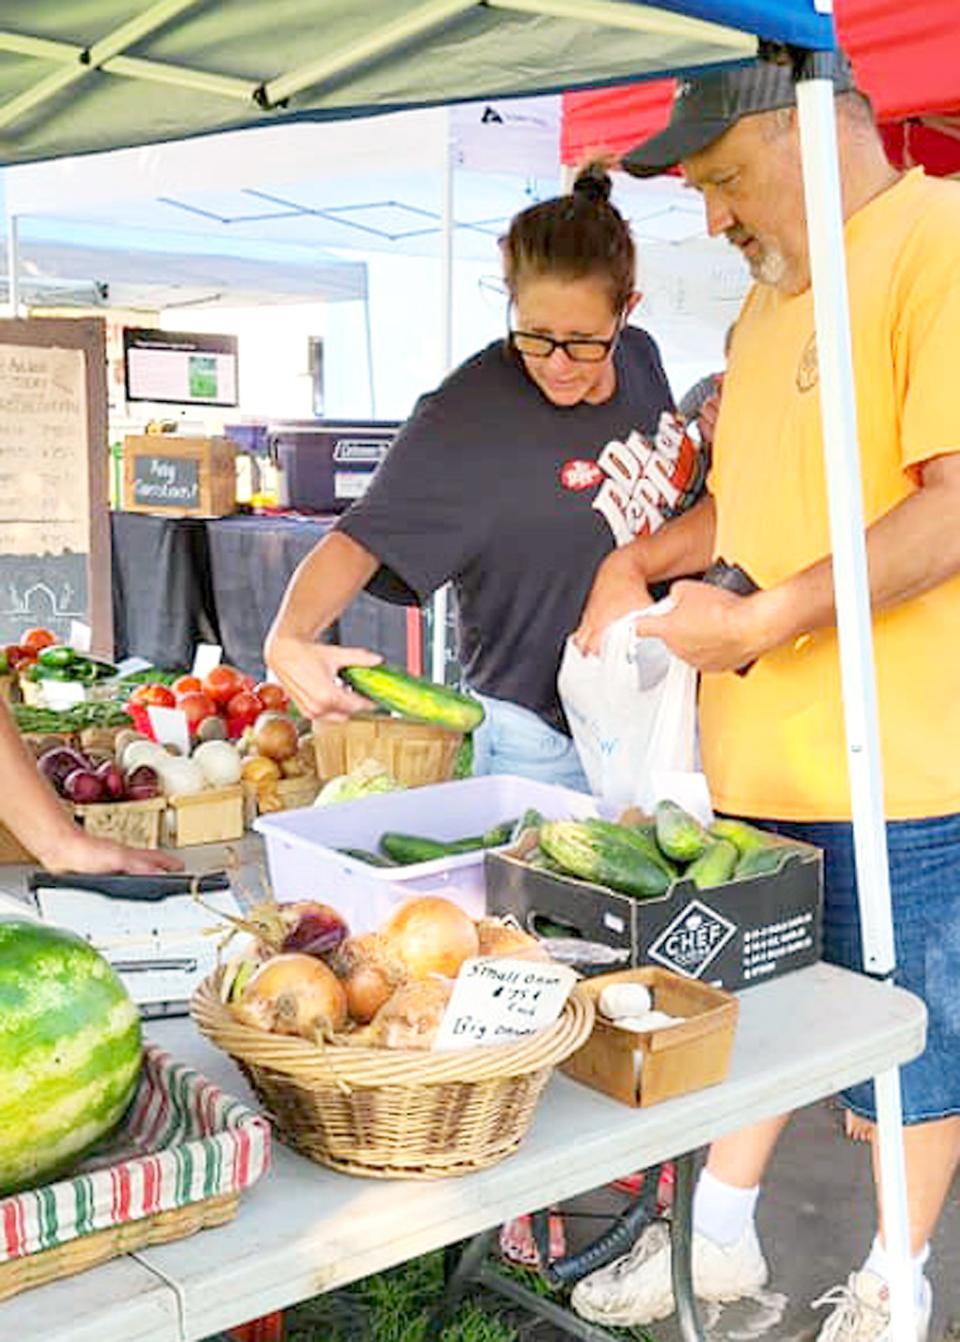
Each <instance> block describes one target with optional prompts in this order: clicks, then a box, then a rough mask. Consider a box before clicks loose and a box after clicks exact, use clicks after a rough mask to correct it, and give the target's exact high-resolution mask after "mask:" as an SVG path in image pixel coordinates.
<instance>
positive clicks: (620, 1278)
mask: <svg viewBox="0 0 960 1342" xmlns="http://www.w3.org/2000/svg"><path fill="white" fill-rule="evenodd" d="M670 1272H671V1250H670V1231H669V1229H668V1227H667V1226H666V1225H665V1224H664V1223H663V1222H662V1221H656V1222H654V1224H653V1225H652V1226H649V1227H648V1228H647V1229H646V1230H645V1231H644V1232H643V1234H642V1235H641V1236H640V1238H639V1239H638V1240H637V1242H636V1244H634V1246H633V1248H632V1249H631V1250H630V1252H629V1253H628V1254H624V1256H623V1257H622V1258H618V1259H616V1261H615V1262H613V1263H610V1264H609V1265H608V1266H607V1267H602V1268H599V1269H598V1270H597V1271H596V1272H591V1274H590V1276H589V1277H584V1279H583V1280H582V1281H580V1282H578V1283H577V1285H576V1286H575V1287H574V1290H573V1295H572V1297H571V1303H572V1305H573V1308H574V1309H575V1310H576V1312H577V1313H578V1314H579V1315H580V1317H581V1318H583V1319H589V1320H590V1321H591V1322H593V1323H607V1324H612V1325H613V1326H614V1327H628V1326H630V1325H632V1324H642V1323H653V1322H655V1321H656V1320H657V1319H665V1318H666V1317H667V1315H668V1314H672V1313H673V1308H674V1304H673V1282H672V1280H671V1276H670ZM766 1282H767V1265H766V1263H765V1262H764V1258H763V1253H762V1252H761V1249H760V1243H759V1241H758V1240H757V1235H756V1231H755V1230H754V1228H753V1225H752V1224H751V1225H749V1226H748V1227H747V1229H746V1230H745V1231H744V1232H743V1234H742V1235H741V1236H740V1238H739V1239H738V1240H737V1242H736V1244H730V1245H726V1246H725V1245H722V1244H716V1243H715V1242H714V1241H713V1240H711V1239H707V1237H706V1235H700V1234H694V1237H693V1289H694V1292H695V1293H696V1294H697V1295H698V1296H699V1297H700V1298H701V1299H702V1300H739V1299H740V1298H741V1297H742V1296H745V1295H751V1294H752V1293H753V1292H754V1291H758V1290H759V1289H760V1288H761V1287H762V1286H765V1285H766Z"/></svg>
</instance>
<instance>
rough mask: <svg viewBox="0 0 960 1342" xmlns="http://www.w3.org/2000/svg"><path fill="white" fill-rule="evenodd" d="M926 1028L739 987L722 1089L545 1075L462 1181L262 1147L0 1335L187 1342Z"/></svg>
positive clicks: (816, 1086)
mask: <svg viewBox="0 0 960 1342" xmlns="http://www.w3.org/2000/svg"><path fill="white" fill-rule="evenodd" d="M194 854H196V856H195V861H196V862H197V864H198V867H199V866H200V865H201V864H202V865H209V858H208V857H207V854H206V853H203V854H202V855H201V852H200V850H194V853H193V854H191V856H192V857H194ZM245 855H246V854H245ZM190 865H191V866H194V862H191V864H190ZM3 875H4V878H5V879H3V881H2V883H0V888H2V889H5V890H7V891H11V892H12V893H19V892H20V891H22V889H23V885H22V878H21V877H20V872H19V871H17V872H15V870H14V869H12V868H7V869H6V871H5V872H4V873H3ZM18 878H19V879H18ZM925 1026H926V1012H925V1010H924V1007H923V1005H922V1003H921V1002H919V1000H918V999H916V998H914V997H912V996H911V995H909V994H907V993H905V992H902V991H901V990H899V989H896V988H892V987H889V986H887V985H883V984H879V983H876V982H874V981H872V980H870V979H867V978H864V977H862V976H860V975H856V974H851V973H848V972H847V971H844V970H840V969H836V968H833V967H831V966H828V965H823V964H820V965H815V966H812V967H811V968H809V969H805V970H801V971H799V972H798V973H794V974H790V975H787V976H786V977H784V978H782V979H777V980H774V981H773V982H771V983H766V984H763V985H759V986H757V987H754V988H751V989H750V990H749V991H747V992H745V993H743V994H742V995H741V1008H740V1022H739V1026H738V1029H737V1036H736V1040H735V1044H734V1053H733V1060H732V1064H731V1070H730V1075H729V1077H728V1079H727V1080H726V1081H725V1082H724V1083H723V1084H722V1085H720V1086H714V1087H711V1088H710V1089H707V1090H702V1091H698V1092H695V1093H693V1094H691V1095H688V1096H684V1097H682V1098H680V1099H677V1100H672V1101H669V1102H668V1103H665V1104H661V1105H657V1106H654V1107H653V1108H651V1109H645V1110H633V1109H630V1108H628V1107H626V1106H624V1105H621V1104H618V1103H617V1102H616V1101H614V1100H611V1099H609V1098H608V1097H606V1096H604V1095H600V1094H598V1093H597V1092H595V1091H592V1090H589V1089H588V1088H586V1087H584V1086H581V1085H578V1084H577V1083H576V1082H574V1081H571V1080H569V1079H568V1078H566V1077H564V1076H560V1075H556V1076H555V1077H554V1078H553V1079H552V1080H551V1082H550V1084H549V1085H548V1087H547V1090H546V1092H545V1094H544V1096H543V1099H542V1100H541V1102H540V1105H539V1107H538V1109H537V1113H536V1116H535V1119H534V1123H533V1127H532V1129H531V1131H530V1134H529V1135H528V1137H527V1140H526V1141H525V1142H524V1144H523V1146H522V1147H521V1149H520V1151H519V1152H518V1153H517V1154H516V1155H514V1156H512V1157H510V1158H509V1159H508V1160H505V1161H503V1162H501V1163H500V1164H499V1165H495V1166H494V1167H493V1168H492V1169H489V1170H485V1171H482V1172H481V1173H478V1174H474V1175H470V1176H468V1177H466V1178H460V1179H446V1180H439V1181H423V1182H420V1181H381V1180H375V1179H369V1180H367V1179H360V1178H350V1177H347V1176H345V1175H339V1174H335V1173H333V1172H332V1171H329V1170H325V1169H323V1168H322V1167H321V1166H319V1165H314V1164H312V1163H311V1162H309V1161H307V1160H305V1159H303V1158H302V1157H300V1156H297V1155H295V1154H293V1153H292V1152H290V1151H288V1150H287V1149H286V1148H285V1147H283V1146H281V1145H280V1144H279V1143H275V1145H274V1162H273V1168H272V1170H271V1171H270V1172H269V1173H268V1174H267V1175H265V1176H264V1178H263V1179H261V1180H260V1182H259V1183H258V1184H257V1185H256V1186H255V1187H254V1188H252V1189H251V1190H249V1191H248V1192H247V1193H245V1194H244V1195H243V1197H242V1198H241V1201H240V1210H239V1212H238V1214H237V1217H236V1219H235V1220H234V1221H232V1222H230V1223H229V1224H228V1225H226V1226H223V1227H220V1228H218V1229H216V1230H208V1231H204V1232H202V1233H200V1234H198V1235H194V1236H192V1237H190V1238H189V1239H185V1240H179V1241H177V1242H175V1243H173V1244H168V1245H162V1246H159V1247H157V1248H154V1249H147V1250H144V1251H142V1252H141V1253H138V1254H136V1255H134V1256H132V1257H129V1258H125V1259H119V1260H115V1261H113V1262H111V1263H108V1264H105V1265H104V1266H103V1267H99V1268H94V1269H92V1270H91V1271H89V1272H85V1273H83V1274H81V1275H79V1276H77V1277H73V1278H68V1279H65V1280H62V1281H59V1282H55V1283H53V1284H51V1285H49V1286H44V1287H40V1288H38V1289H36V1290H32V1291H28V1292H25V1293H24V1294H22V1295H20V1296H18V1297H14V1298H13V1299H11V1300H9V1301H6V1302H3V1303H0V1339H3V1340H4V1342H6V1339H10V1342H13V1339H16V1342H88V1340H89V1342H195V1340H197V1339H201V1338H205V1337H208V1336H210V1335H211V1334H213V1333H216V1332H218V1331H220V1330H222V1329H224V1328H227V1327H230V1326H233V1325H236V1324H238V1323H243V1322H245V1321H247V1320H249V1319H252V1318H256V1317H259V1316H260V1315H263V1314H266V1313H269V1312H271V1311H272V1310H275V1309H280V1308H283V1307H285V1306H287V1305H290V1304H293V1303H294V1302H296V1301H298V1300H302V1299H306V1298H308V1297H310V1296H313V1295H316V1294H318V1293H319V1292H321V1291H324V1290H330V1289H333V1288H335V1287H337V1286H342V1285H345V1284H346V1283H348V1282H350V1281H354V1280H356V1279H358V1278H361V1277H365V1276H367V1275H369V1274H370V1273H372V1272H377V1271H380V1270H382V1269H383V1268H386V1267H389V1266H392V1265H394V1264H397V1263H399V1262H403V1261H406V1260H408V1259H410V1258H413V1257H415V1256H417V1255H418V1254H422V1253H425V1252H428V1251H429V1250H431V1249H435V1248H438V1247H440V1246H442V1245H444V1244H449V1243H451V1242H453V1241H455V1240H458V1239H463V1238H465V1237H467V1236H469V1235H472V1234H476V1233H477V1232H478V1231H480V1230H483V1229H485V1228H488V1227H490V1226H494V1225H497V1224H498V1223H499V1222H501V1221H503V1220H505V1219H507V1218H508V1217H510V1216H514V1215H518V1214H519V1213H521V1212H527V1211H532V1210H534V1209H535V1208H537V1207H542V1206H545V1205H547V1204H548V1203H552V1202H555V1201H561V1200H563V1199H564V1198H568V1197H572V1196H574V1195H575V1194H578V1193H582V1192H584V1191H586V1190H588V1189H592V1188H596V1187H598V1186H600V1185H602V1184H603V1183H605V1182H608V1181H609V1180H610V1179H612V1178H615V1177H617V1176H620V1175H623V1174H626V1173H628V1172H630V1171H632V1170H635V1169H639V1168H643V1167H644V1166H645V1165H649V1164H652V1163H654V1162H656V1161H659V1160H662V1159H664V1158H666V1157H668V1156H671V1155H676V1154H678V1153H680V1152H682V1151H686V1150H692V1149H695V1148H696V1147H699V1146H702V1145H704V1144H706V1143H707V1142H708V1141H709V1140H710V1139H711V1138H713V1137H716V1136H720V1135H722V1134H723V1133H725V1132H729V1131H732V1130H734V1129H736V1128H738V1127H741V1126H743V1125H744V1124H745V1123H747V1122H755V1121H757V1120H759V1119H761V1118H764V1117H768V1116H770V1115H772V1114H777V1113H781V1112H784V1111H786V1110H788V1109H791V1108H795V1107H797V1106H799V1105H803V1104H808V1103H810V1102H812V1101H813V1100H816V1099H819V1098H821V1097H823V1096H825V1095H829V1094H832V1093H833V1092H834V1091H836V1090H838V1089H840V1088H841V1087H842V1086H845V1085H848V1084H850V1083H852V1082H854V1081H858V1080H862V1079H863V1078H865V1077H868V1076H871V1075H874V1074H875V1073H876V1072H878V1071H881V1070H883V1069H885V1068H888V1067H891V1066H894V1065H896V1064H898V1063H903V1062H906V1061H909V1059H910V1058H912V1057H914V1056H916V1055H917V1054H918V1053H919V1052H920V1051H921V1050H922V1048H923V1040H924V1032H925ZM148 1033H149V1035H150V1037H151V1038H153V1039H155V1040H156V1041H157V1042H159V1043H161V1044H162V1045H163V1046H164V1047H166V1048H168V1049H170V1050H171V1052H173V1054H174V1055H175V1056H176V1057H178V1058H179V1059H181V1060H182V1061H184V1062H186V1063H189V1064H191V1065H192V1066H194V1067H196V1068H197V1069H198V1070H199V1071H201V1072H202V1073H204V1074H205V1075H206V1076H208V1077H210V1079H211V1080H214V1081H216V1082H217V1083H218V1084H220V1085H221V1086H223V1087H224V1089H226V1090H228V1091H230V1092H232V1093H233V1094H237V1095H240V1096H243V1097H245V1098H248V1099H249V1098H250V1095H249V1092H248V1090H247V1087H246V1085H245V1083H244V1081H243V1079H242V1077H241V1075H240V1073H239V1071H238V1070H237V1069H236V1067H235V1066H234V1065H233V1063H232V1062H231V1061H230V1059H229V1058H227V1057H226V1056H225V1055H223V1054H222V1053H220V1052H219V1051H217V1050H216V1049H214V1048H213V1047H212V1046H211V1045H210V1044H208V1043H207V1042H206V1041H205V1040H204V1039H203V1038H202V1037H201V1036H200V1035H199V1034H198V1033H197V1031H196V1030H195V1028H194V1027H193V1025H192V1023H191V1022H190V1021H188V1020H186V1019H177V1020H169V1021H162V1022H154V1023H152V1024H150V1025H149V1026H148Z"/></svg>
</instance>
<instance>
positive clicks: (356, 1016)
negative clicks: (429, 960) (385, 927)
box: [330, 932, 407, 1025]
mask: <svg viewBox="0 0 960 1342" xmlns="http://www.w3.org/2000/svg"><path fill="white" fill-rule="evenodd" d="M330 963H331V966H332V968H333V971H334V973H335V974H336V975H337V977H338V978H339V979H340V982H341V983H342V984H343V986H344V990H345V991H346V994H347V1010H348V1011H349V1012H350V1016H351V1017H352V1019H353V1020H355V1021H357V1022H358V1023H359V1024H361V1025H366V1024H367V1023H368V1022H369V1021H371V1020H372V1019H373V1017H374V1016H375V1015H376V1013H377V1012H378V1011H379V1009H380V1007H382V1006H383V1004H384V1002H386V1000H387V999H388V998H389V997H390V996H391V995H392V993H393V992H394V990H395V989H396V988H398V987H399V986H400V984H401V983H403V981H404V980H405V978H406V977H407V975H406V970H405V969H404V968H403V966H402V965H401V964H400V963H399V962H398V961H396V960H391V958H390V956H389V955H388V953H387V946H386V943H385V941H384V939H383V937H381V936H380V935H379V934H378V933H377V932H365V933H364V934H363V935H362V936H357V937H348V938H347V940H346V941H344V942H343V943H342V944H341V945H340V946H338V947H337V949H336V951H335V952H334V953H333V955H332V956H331V960H330Z"/></svg>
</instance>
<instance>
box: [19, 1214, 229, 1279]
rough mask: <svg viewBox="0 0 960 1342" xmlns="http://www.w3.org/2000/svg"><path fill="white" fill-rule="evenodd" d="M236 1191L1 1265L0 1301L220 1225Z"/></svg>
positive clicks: (225, 1220)
mask: <svg viewBox="0 0 960 1342" xmlns="http://www.w3.org/2000/svg"><path fill="white" fill-rule="evenodd" d="M239 1202H240V1194H239V1193H223V1194H221V1195H220V1196H219V1197H214V1198H206V1199H205V1200H204V1201H203V1202H195V1203H192V1204H190V1205H188V1206H186V1207H175V1208H173V1210H172V1211H166V1212H156V1213H155V1214H154V1215H153V1216H145V1217H142V1218H141V1219H140V1220H139V1221H125V1222H124V1223H123V1225H118V1226H111V1228H110V1229H109V1230H97V1231H95V1232H94V1233H93V1234H92V1235H83V1236H81V1238H79V1239H74V1240H70V1241H69V1242H68V1243H66V1244H58V1245H57V1246H56V1247H55V1248H53V1249H44V1250H43V1251H42V1252H41V1253H34V1254H30V1255H29V1257H27V1258H14V1259H12V1260H11V1261H10V1262H9V1263H0V1300H6V1299H8V1298H9V1297H10V1296H11V1295H16V1294H17V1293H18V1292H19V1291H25V1290H27V1289H28V1288H29V1287H32V1286H43V1285H45V1284H46V1282H48V1281H56V1280H57V1279H58V1278H60V1277H72V1276H73V1275H74V1274H75V1273H77V1272H86V1270H87V1268H90V1267H97V1266H98V1265H99V1264H100V1263H106V1262H108V1261H109V1260H110V1259H111V1258H117V1257H119V1255H120V1254H124V1253H136V1251H137V1250H138V1249H149V1248H150V1247H151V1246H152V1245H154V1244H169V1243H170V1241H171V1240H175V1239H183V1238H184V1237H185V1236H186V1235H193V1234H195V1233H196V1232H197V1231H198V1230H209V1229H210V1228H211V1227H212V1226H222V1225H225V1224H226V1223H227V1221H229V1220H230V1219H231V1217H232V1216H234V1214H235V1213H236V1210H237V1206H238V1205H239Z"/></svg>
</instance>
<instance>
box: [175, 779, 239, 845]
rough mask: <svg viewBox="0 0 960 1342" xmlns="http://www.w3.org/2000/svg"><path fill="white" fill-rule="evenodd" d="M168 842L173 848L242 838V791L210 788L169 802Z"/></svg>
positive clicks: (231, 788)
mask: <svg viewBox="0 0 960 1342" xmlns="http://www.w3.org/2000/svg"><path fill="white" fill-rule="evenodd" d="M167 802H168V810H167V816H166V834H165V839H166V842H167V843H169V844H170V845H171V846H172V847H174V848H187V847H189V846H190V845H191V844H195V843H231V842H232V841H233V840H234V839H239V838H241V837H242V835H243V829H244V797H243V787H242V786H241V784H240V783H234V784H233V785H232V786H230V787H221V788H207V789H205V791H203V792H193V793H189V794H187V793H184V794H182V795H179V796H174V797H169V798H168V799H167Z"/></svg>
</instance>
